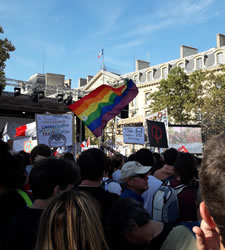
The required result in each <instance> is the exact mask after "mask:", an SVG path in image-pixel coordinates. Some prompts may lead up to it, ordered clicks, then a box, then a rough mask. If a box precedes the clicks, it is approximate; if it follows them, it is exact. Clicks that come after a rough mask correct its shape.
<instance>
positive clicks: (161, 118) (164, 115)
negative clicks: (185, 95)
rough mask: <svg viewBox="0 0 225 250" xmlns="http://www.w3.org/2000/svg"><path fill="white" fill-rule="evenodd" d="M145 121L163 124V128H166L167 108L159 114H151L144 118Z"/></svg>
mask: <svg viewBox="0 0 225 250" xmlns="http://www.w3.org/2000/svg"><path fill="white" fill-rule="evenodd" d="M145 119H146V120H151V121H156V122H164V123H165V126H166V127H168V113H167V108H165V109H163V110H160V111H159V112H156V113H153V114H151V115H148V116H146V117H145Z"/></svg>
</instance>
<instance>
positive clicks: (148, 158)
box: [133, 148, 155, 167]
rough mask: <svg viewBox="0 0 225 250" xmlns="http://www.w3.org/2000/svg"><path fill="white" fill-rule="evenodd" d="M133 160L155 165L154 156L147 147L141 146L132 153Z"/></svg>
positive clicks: (145, 164) (142, 163) (144, 164)
mask: <svg viewBox="0 0 225 250" xmlns="http://www.w3.org/2000/svg"><path fill="white" fill-rule="evenodd" d="M133 160H134V161H137V162H139V163H140V164H141V165H143V166H151V167H153V166H154V165H155V162H154V156H153V154H152V152H151V151H150V150H149V149H147V148H141V149H139V150H138V151H137V152H136V153H135V154H134V158H133Z"/></svg>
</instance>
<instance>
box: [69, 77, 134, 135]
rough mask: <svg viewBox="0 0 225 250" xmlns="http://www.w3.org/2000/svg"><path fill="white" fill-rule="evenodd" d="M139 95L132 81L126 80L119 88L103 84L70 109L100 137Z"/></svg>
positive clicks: (70, 106)
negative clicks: (106, 127)
mask: <svg viewBox="0 0 225 250" xmlns="http://www.w3.org/2000/svg"><path fill="white" fill-rule="evenodd" d="M137 94H138V89H137V87H136V85H135V84H134V82H133V81H132V80H126V84H124V85H122V86H120V87H118V88H113V87H111V86H109V85H105V84H103V85H101V86H99V87H98V88H96V89H95V90H93V91H92V92H91V93H89V94H88V95H86V96H84V97H83V98H82V99H80V100H79V101H77V102H75V103H73V104H71V105H69V106H68V107H69V109H71V110H72V112H73V113H74V114H75V115H76V116H78V117H79V118H80V120H81V121H82V122H83V123H84V124H85V125H86V126H87V127H88V128H89V129H90V130H91V131H92V133H93V134H94V135H95V136H96V137H99V136H101V134H102V129H103V128H104V127H105V126H106V124H107V122H108V121H109V120H111V119H112V118H114V117H115V116H116V115H118V114H119V113H120V112H121V110H122V109H123V108H124V107H125V106H127V105H128V104H129V103H130V102H131V101H132V100H133V99H134V98H135V96H136V95H137Z"/></svg>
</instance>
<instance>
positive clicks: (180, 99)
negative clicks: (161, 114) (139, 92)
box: [150, 67, 190, 124]
mask: <svg viewBox="0 0 225 250" xmlns="http://www.w3.org/2000/svg"><path fill="white" fill-rule="evenodd" d="M189 91H190V87H189V84H188V76H187V75H186V74H185V73H184V71H183V69H181V68H180V67H176V68H174V69H172V70H171V71H170V74H169V75H168V78H167V79H163V80H161V81H160V84H159V87H158V91H156V92H154V93H152V94H151V95H150V99H151V101H152V102H151V104H150V108H151V111H152V112H157V111H159V110H162V109H164V108H166V107H167V109H168V113H169V122H171V123H173V122H176V123H177V124H185V123H187V121H189V119H190V115H189V114H188V113H187V112H186V109H185V106H186V103H187V101H188V97H189Z"/></svg>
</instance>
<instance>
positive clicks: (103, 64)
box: [102, 49, 105, 70]
mask: <svg viewBox="0 0 225 250" xmlns="http://www.w3.org/2000/svg"><path fill="white" fill-rule="evenodd" d="M104 68H105V67H104V49H102V70H104Z"/></svg>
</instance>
